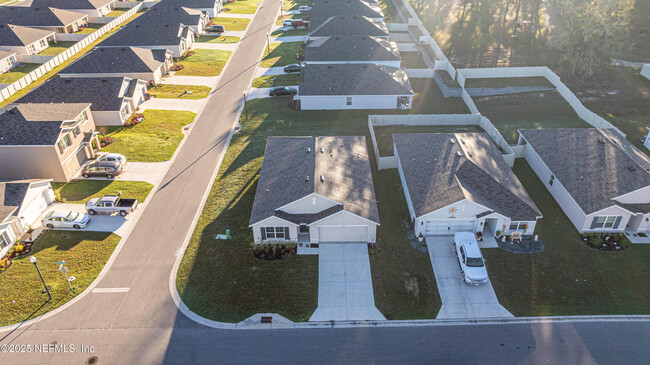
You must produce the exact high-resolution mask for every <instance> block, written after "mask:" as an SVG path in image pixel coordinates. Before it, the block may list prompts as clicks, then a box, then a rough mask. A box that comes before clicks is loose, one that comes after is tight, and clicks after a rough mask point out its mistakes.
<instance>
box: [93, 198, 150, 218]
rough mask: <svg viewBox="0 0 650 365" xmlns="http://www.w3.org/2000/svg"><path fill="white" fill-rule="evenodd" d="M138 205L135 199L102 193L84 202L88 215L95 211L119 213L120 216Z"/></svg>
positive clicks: (124, 215)
mask: <svg viewBox="0 0 650 365" xmlns="http://www.w3.org/2000/svg"><path fill="white" fill-rule="evenodd" d="M137 207H138V201H137V200H136V199H121V198H120V195H119V194H118V195H104V196H102V197H101V198H93V199H90V200H88V202H87V203H86V211H87V212H88V214H90V215H95V214H97V213H108V214H113V213H119V214H120V215H121V216H122V217H126V215H127V214H129V213H131V212H133V211H135V208H137Z"/></svg>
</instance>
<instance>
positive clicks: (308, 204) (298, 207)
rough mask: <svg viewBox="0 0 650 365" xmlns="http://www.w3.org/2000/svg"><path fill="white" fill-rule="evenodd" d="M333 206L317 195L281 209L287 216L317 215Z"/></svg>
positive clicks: (308, 196)
mask: <svg viewBox="0 0 650 365" xmlns="http://www.w3.org/2000/svg"><path fill="white" fill-rule="evenodd" d="M312 153H313V152H312ZM335 205H337V204H336V203H334V202H333V201H331V200H328V199H325V198H323V197H322V196H320V195H318V194H310V195H307V196H306V197H304V198H301V199H298V200H296V201H295V202H293V203H291V204H288V205H287V206H285V207H283V208H282V211H283V212H286V213H289V214H310V213H318V212H320V211H323V210H325V209H327V208H331V207H333V206H335Z"/></svg>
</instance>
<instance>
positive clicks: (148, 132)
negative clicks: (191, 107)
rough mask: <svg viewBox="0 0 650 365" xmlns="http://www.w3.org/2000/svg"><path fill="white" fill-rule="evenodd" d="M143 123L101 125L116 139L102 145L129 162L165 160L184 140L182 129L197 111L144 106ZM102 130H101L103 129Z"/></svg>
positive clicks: (107, 133) (169, 157) (168, 158)
mask: <svg viewBox="0 0 650 365" xmlns="http://www.w3.org/2000/svg"><path fill="white" fill-rule="evenodd" d="M142 114H143V115H144V118H145V120H144V122H142V123H140V124H137V125H134V126H132V127H100V128H98V129H100V130H102V129H104V131H105V132H106V133H105V134H106V135H108V136H109V137H113V138H115V142H113V143H111V144H110V145H108V146H106V147H104V148H102V151H105V152H114V153H121V154H123V155H124V156H126V158H127V159H128V160H129V161H132V162H162V161H168V160H170V159H171V158H172V156H173V155H174V152H175V151H176V148H177V147H178V145H179V144H180V143H181V140H183V132H182V129H183V127H184V126H185V125H187V124H190V123H192V122H193V121H194V117H195V116H196V113H192V112H187V111H172V110H153V109H147V110H145V111H144V112H143V113H142ZM104 131H102V132H104Z"/></svg>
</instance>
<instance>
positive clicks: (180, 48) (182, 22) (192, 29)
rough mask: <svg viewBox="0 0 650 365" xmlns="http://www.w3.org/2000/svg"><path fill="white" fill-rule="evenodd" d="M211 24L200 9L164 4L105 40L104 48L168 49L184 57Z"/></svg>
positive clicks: (103, 42)
mask: <svg viewBox="0 0 650 365" xmlns="http://www.w3.org/2000/svg"><path fill="white" fill-rule="evenodd" d="M209 21H210V19H209V18H208V16H207V14H205V13H202V12H201V11H199V10H195V9H190V8H187V7H184V6H180V5H179V6H176V5H175V3H173V2H172V3H163V2H161V3H158V4H156V5H154V6H153V7H151V9H149V10H148V11H147V12H145V13H144V14H142V15H140V16H139V17H137V18H136V19H134V20H133V21H131V22H130V23H129V24H127V25H125V26H124V27H122V29H120V30H119V31H118V32H117V33H115V34H113V35H112V36H110V37H108V38H107V39H106V40H104V41H102V43H101V47H141V48H149V49H168V50H170V51H172V55H173V56H174V57H180V56H182V55H183V53H184V52H185V51H186V50H188V49H190V48H192V45H193V44H194V39H195V36H198V35H200V34H202V33H204V32H205V27H206V26H207V24H208V22H209Z"/></svg>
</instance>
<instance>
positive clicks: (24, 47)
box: [0, 24, 56, 55]
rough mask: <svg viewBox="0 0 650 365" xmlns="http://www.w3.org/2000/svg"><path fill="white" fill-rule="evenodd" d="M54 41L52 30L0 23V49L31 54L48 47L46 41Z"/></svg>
mask: <svg viewBox="0 0 650 365" xmlns="http://www.w3.org/2000/svg"><path fill="white" fill-rule="evenodd" d="M50 40H51V41H56V38H55V37H54V31H51V30H44V29H38V28H30V27H23V26H20V25H13V24H0V50H3V51H13V52H16V53H18V54H27V55H33V54H37V53H39V52H41V51H42V50H44V49H46V48H48V47H49V46H50V44H49V43H48V41H50Z"/></svg>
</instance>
